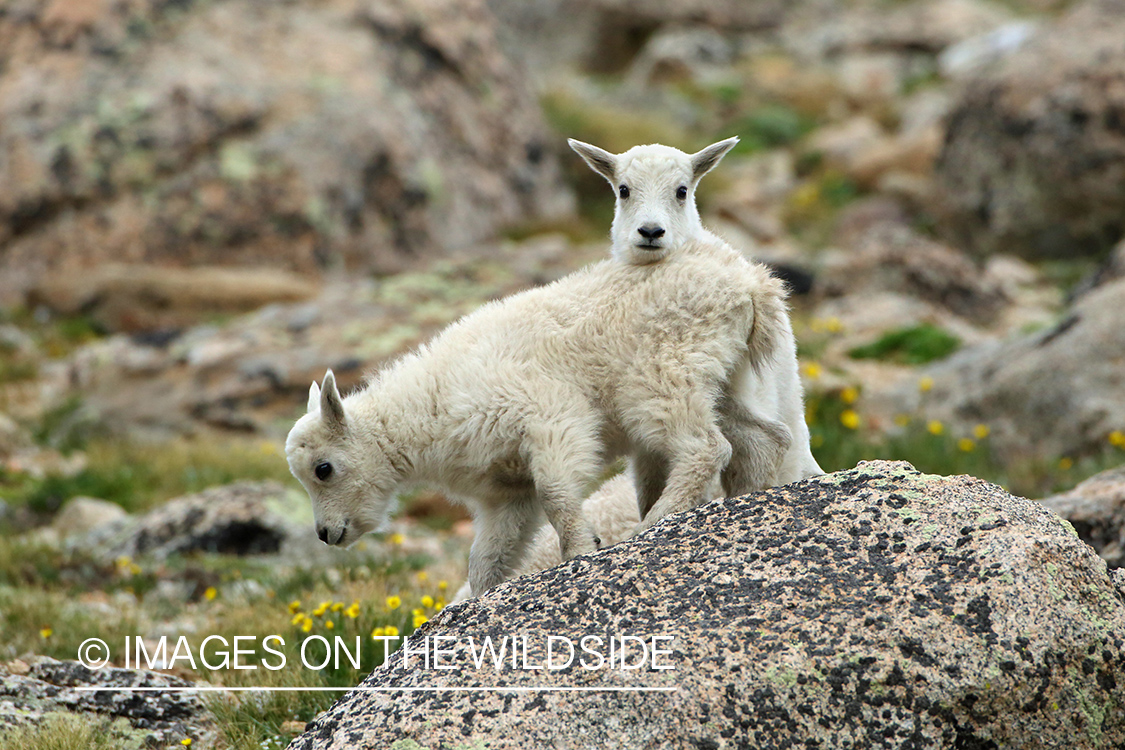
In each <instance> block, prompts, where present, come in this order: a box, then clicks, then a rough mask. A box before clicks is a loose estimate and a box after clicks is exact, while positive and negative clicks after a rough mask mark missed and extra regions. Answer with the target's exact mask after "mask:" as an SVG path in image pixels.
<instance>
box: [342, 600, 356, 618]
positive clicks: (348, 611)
mask: <svg viewBox="0 0 1125 750" xmlns="http://www.w3.org/2000/svg"><path fill="white" fill-rule="evenodd" d="M344 614H345V615H347V616H348V617H350V618H352V619H353V620H354V619H355V618H357V617H359V602H352V606H350V607H348V608H347V609H345V610H344Z"/></svg>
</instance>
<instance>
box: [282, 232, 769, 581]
mask: <svg viewBox="0 0 1125 750" xmlns="http://www.w3.org/2000/svg"><path fill="white" fill-rule="evenodd" d="M784 298H785V294H784V289H783V288H782V285H781V283H780V282H779V281H777V280H776V279H774V278H772V277H771V276H770V275H769V273H768V271H767V270H766V269H765V268H764V267H762V266H759V265H755V264H752V263H750V262H748V261H747V260H745V259H744V258H743V257H742V256H741V255H739V254H738V253H737V252H735V251H734V250H732V249H731V248H729V247H727V246H725V245H722V244H721V243H713V242H708V243H703V244H701V245H700V246H699V247H690V248H689V247H685V248H683V252H680V253H677V254H676V256H675V257H669V258H667V259H665V261H664V262H661V263H656V264H649V265H635V264H628V263H619V262H615V261H602V262H601V263H596V264H594V265H592V266H589V267H587V268H585V269H583V270H581V271H579V272H577V273H574V274H571V275H570V276H567V277H565V278H563V279H560V280H559V281H557V282H555V283H553V284H550V285H548V286H545V287H540V288H537V289H532V290H529V291H525V292H522V293H519V294H516V295H513V296H511V297H508V298H506V299H504V300H500V301H497V302H492V303H489V304H487V305H485V306H484V307H482V308H480V309H479V310H477V311H476V312H474V313H472V314H470V315H468V316H466V317H464V318H462V319H461V320H459V321H458V322H456V323H454V324H453V325H451V326H449V327H448V328H447V329H446V330H445V331H443V332H442V333H441V334H439V335H438V336H437V337H436V338H435V339H434V340H432V341H431V342H430V343H429V344H428V345H425V346H423V347H421V348H420V349H419V350H418V351H416V352H414V353H412V354H409V355H407V356H405V357H403V358H401V359H399V360H398V361H397V362H396V363H394V364H393V365H391V366H390V367H388V368H386V369H384V370H383V371H382V372H380V373H378V374H376V375H375V376H373V377H372V378H371V379H370V381H369V382H368V383H367V384H366V386H365V387H364V388H363V389H362V390H361V391H359V392H357V393H354V394H351V395H349V396H348V397H346V398H342V397H341V396H340V393H339V391H338V390H337V388H336V384H335V379H334V378H333V376H332V374H331V372H329V373H328V374H327V375H326V376H325V378H324V382H323V384H322V386H321V387H320V388H318V387H317V386H316V384H315V383H314V384H313V386H312V388H311V389H310V394H309V406H308V413H307V414H306V415H305V416H303V417H302V418H301V419H300V420H298V422H297V424H296V425H295V426H294V427H293V429H292V430H291V432H290V434H289V437H288V439H287V441H286V448H285V449H286V455H287V458H288V460H289V466H290V469H291V470H292V472H293V474H294V475H295V476H296V477H297V479H298V480H300V482H301V484H302V485H304V487H305V489H306V490H307V491H308V492H309V495H310V497H311V498H312V501H313V509H314V518H315V523H316V529H317V534H318V536H319V537H320V538H321V539H322V540H323V541H324V542H326V543H328V544H336V545H347V544H351V543H353V542H354V541H356V539H358V538H359V536H360V535H362V534H364V533H365V532H368V531H371V530H373V529H375V528H377V527H379V526H380V525H382V523H383V522H384V521H385V519H386V516H387V512H388V504H389V500H390V499H391V497H392V496H393V495H394V494H395V492H396V491H397V490H398V489H399V488H400V486H401V485H403V484H407V483H414V482H433V483H438V484H440V485H443V486H444V487H445V488H447V489H448V490H449V491H450V492H451V494H452V495H453V496H454V497H459V498H463V499H464V500H465V501H466V502H467V504H468V505H469V507H470V510H471V511H472V512H473V515H474V522H475V524H476V538H475V540H474V542H473V546H472V549H471V551H470V554H469V582H470V584H471V588H472V591H473V593H475V594H480V593H481V592H483V591H485V590H487V589H489V588H491V587H492V586H494V585H495V584H497V583H499V582H501V581H503V580H504V579H505V578H507V577H509V576H510V575H511V574H512V573H513V572H514V571H515V570H516V569H517V567H518V566H519V564H520V561H521V558H522V557H523V556H524V552H525V550H526V548H527V546H528V543H529V541H530V540H531V539H532V537H533V536H534V535H535V533H536V531H537V530H538V528H539V526H540V525H541V523H542V519H543V516H544V514H545V515H546V518H547V520H549V521H550V524H551V526H552V527H553V529H554V531H555V532H556V533H557V535H558V540H559V553H560V554H561V556H562V558H563V559H568V558H570V557H573V556H574V555H578V554H582V553H586V552H592V551H594V549H595V548H596V544H597V542H596V538H595V535H594V533H593V532H592V530H591V528H590V525H589V524H588V523H587V521H586V520H585V518H584V517H583V514H582V502H583V500H584V499H585V498H586V496H587V495H588V494H589V492H590V490H591V489H592V487H593V485H594V484H595V483H596V481H597V478H598V477H599V475H600V474H601V473H602V472H603V471H604V469H605V468H606V466H607V465H608V464H609V462H611V461H612V460H614V459H615V458H616V457H617V456H619V455H623V454H632V455H637V454H645V455H649V454H651V455H659V456H664V457H667V458H666V462H665V464H664V466H665V468H666V472H665V473H664V475H662V479H663V482H662V485H663V490H662V492H661V493H660V494H659V497H658V498H656V499H655V501H654V502H653V507H652V508H651V509H650V510H651V511H652V512H653V513H654V514H658V516H659V517H663V516H664V515H667V514H669V513H673V512H676V511H679V510H685V509H687V508H691V507H694V506H695V505H697V504H699V503H700V502H703V501H704V500H708V499H710V497H711V494H710V493H711V487H712V485H714V483H715V481H716V477H717V476H718V475H719V472H720V470H721V469H722V468H723V467H724V466H726V465H727V463H728V462H729V460H730V452H731V449H730V445H729V443H728V442H727V439H726V438H724V437H723V430H725V429H726V428H725V427H723V425H722V422H721V420H720V419H719V416H718V406H719V402H720V400H721V397H722V393H723V388H724V384H726V383H728V382H730V381H731V379H732V378H734V377H736V375H737V371H738V370H739V369H740V368H746V367H750V366H751V365H757V366H760V367H763V368H766V367H768V363H769V362H770V361H771V359H772V357H773V353H774V351H775V350H776V349H777V348H778V347H779V346H780V345H782V344H783V338H784V336H785V331H787V330H788V324H787V316H786V309H785V301H784ZM728 431H729V430H728ZM758 431H759V432H761V433H762V434H765V435H768V436H772V437H773V438H774V439H773V440H772V441H771V440H767V439H756V441H755V448H756V450H758V451H759V453H760V454H761V455H760V456H759V458H760V459H761V460H760V463H761V466H762V467H764V468H762V469H760V471H761V473H763V474H765V475H768V476H773V475H774V474H776V472H777V466H778V465H779V464H780V463H781V460H782V457H783V455H784V453H785V451H786V450H787V449H788V447H789V445H788V443H789V441H788V434H787V432H785V433H784V434H781V433H777V434H775V433H771V432H770V431H768V430H758Z"/></svg>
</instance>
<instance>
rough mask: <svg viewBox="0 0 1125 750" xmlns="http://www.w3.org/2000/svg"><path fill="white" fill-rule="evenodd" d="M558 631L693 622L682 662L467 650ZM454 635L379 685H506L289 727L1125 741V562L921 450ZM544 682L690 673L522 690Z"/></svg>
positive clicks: (643, 539)
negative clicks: (1122, 568) (917, 462)
mask: <svg viewBox="0 0 1125 750" xmlns="http://www.w3.org/2000/svg"><path fill="white" fill-rule="evenodd" d="M1119 580H1120V579H1119ZM551 635H554V636H563V637H568V638H571V639H574V640H575V641H577V639H579V638H580V637H582V636H583V635H599V636H601V637H602V638H603V639H604V638H607V637H609V636H613V637H618V638H619V637H621V636H637V637H640V638H644V639H648V638H649V637H650V636H657V635H672V636H674V640H673V641H672V642H671V643H670V645H669V644H668V642H666V641H665V642H662V643H661V644H659V645H660V647H661V648H667V649H668V650H669V653H667V654H661V655H660V656H659V658H658V661H657V663H658V664H659V665H660V666H673V667H675V668H674V669H670V670H653V669H651V668H642V669H637V670H622V669H619V668H617V667H616V666H615V668H613V669H609V668H606V665H605V664H604V663H603V664H602V665H601V667H602V668H596V669H586V668H584V667H583V666H582V665H580V664H578V663H577V662H575V663H573V664H571V665H570V667H569V668H566V669H561V670H552V671H546V670H524V669H522V664H523V661H522V660H523V659H524V658H525V657H524V656H523V653H524V652H523V647H522V645H520V646H519V647H518V652H519V654H520V656H519V657H518V659H517V668H513V667H512V664H511V661H510V660H509V661H507V662H505V666H503V667H501V668H499V669H497V668H495V666H494V665H493V664H492V663H491V662H489V661H487V660H485V662H484V663H483V665H482V667H481V668H479V669H478V668H477V667H476V665H475V664H474V663H473V662H472V658H471V657H472V655H471V654H470V653H469V648H470V645H469V640H468V639H469V637H470V636H471V637H473V638H474V639H477V640H476V641H474V642H473V643H474V648H476V649H477V651H478V652H479V650H480V639H483V638H484V637H485V636H491V638H492V639H493V641H494V642H495V641H498V640H500V639H503V638H504V637H508V638H513V639H517V641H518V640H519V639H520V638H521V637H526V639H527V644H528V646H527V651H526V659H527V662H528V663H529V664H532V665H533V664H542V663H543V661H544V658H545V655H546V652H545V649H546V642H547V637H548V636H551ZM438 636H451V638H450V639H449V640H447V641H445V642H441V643H438V644H437V645H438V646H439V647H440V648H442V649H451V651H450V652H449V654H448V655H446V656H444V659H443V663H444V664H452V665H454V666H455V667H456V668H455V669H452V670H440V669H436V668H431V669H426V668H424V665H423V657H422V656H421V654H419V653H415V654H414V655H412V656H409V668H407V664H406V659H407V658H408V657H407V656H406V655H405V654H404V650H403V649H400V650H399V651H398V652H397V653H395V654H394V655H392V657H391V658H390V660H389V662H388V663H387V665H385V666H384V667H381V668H380V669H378V670H376V671H375V672H373V673H372V674H371V676H370V677H368V679H367V680H365V681H364V683H363V686H364V687H367V688H378V687H383V688H386V687H410V688H419V687H442V686H444V687H459V688H465V687H477V686H503V687H505V688H507V689H506V690H500V691H493V692H453V691H444V692H432V691H430V692H426V691H415V692H383V693H380V692H352V693H349V694H348V695H346V696H345V697H344V698H342V699H341V700H340V701H339V702H338V703H337V704H336V705H335V706H333V707H332V708H331V709H330V710H329V711H328V712H327V713H326V714H324V715H322V716H321V717H319V718H318V719H317V720H315V721H313V722H311V723H310V724H309V725H308V729H307V731H306V733H305V734H304V735H302V736H301V737H299V738H297V739H296V740H294V742H293V743H292V744H291V746H290V747H291V748H292V749H293V750H314V749H315V750H322V749H326V748H349V749H353V748H388V747H392V748H413V749H415V750H417V748H430V749H431V750H436V749H437V748H461V747H480V748H485V747H487V748H532V747H534V748H626V747H627V748H762V749H765V748H783V747H800V748H812V747H817V748H861V747H862V748H869V747H885V748H939V747H950V748H953V747H957V748H1001V747H1024V748H1033V747H1035V748H1039V747H1044V748H1045V747H1066V748H1108V747H1121V746H1122V745H1123V743H1125V640H1123V639H1125V591H1122V590H1119V589H1118V588H1117V587H1116V586H1115V585H1114V583H1113V581H1111V579H1110V577H1109V576H1108V575H1107V573H1106V566H1105V563H1104V562H1103V561H1101V560H1100V559H1099V558H1098V557H1097V556H1096V555H1095V554H1094V552H1093V550H1092V549H1090V548H1089V547H1088V546H1087V545H1086V544H1085V543H1083V542H1082V541H1080V540H1079V539H1078V537H1077V536H1076V535H1075V533H1074V531H1073V529H1072V528H1071V527H1070V526H1069V525H1067V524H1065V523H1064V522H1062V521H1061V520H1060V519H1059V517H1058V516H1056V515H1055V514H1053V513H1051V512H1050V511H1047V510H1046V509H1045V508H1043V507H1042V506H1041V505H1039V504H1037V503H1034V502H1031V501H1028V500H1024V499H1021V498H1016V497H1012V496H1010V495H1008V494H1007V493H1005V492H1004V491H1003V490H1001V489H1000V488H998V487H995V486H993V485H989V484H986V483H984V482H982V481H980V480H976V479H972V478H969V477H953V478H943V477H936V476H927V475H923V474H920V473H918V472H916V471H915V470H913V469H912V468H911V467H910V466H909V465H907V464H902V463H885V462H872V463H867V464H861V465H860V466H859V467H857V468H856V469H853V470H851V471H846V472H839V473H836V474H831V475H828V476H825V477H821V478H818V479H816V480H812V481H807V482H801V483H797V484H794V485H789V486H787V487H780V488H775V489H772V490H769V491H766V492H763V493H759V494H756V495H751V496H748V497H743V498H735V499H729V500H719V501H716V502H713V503H709V504H707V505H704V506H702V507H700V508H698V509H696V510H694V511H691V512H688V513H686V514H683V515H681V516H677V517H674V518H671V519H668V520H666V521H665V522H663V523H661V524H659V525H657V526H656V527H654V528H653V529H651V530H650V531H649V532H647V533H645V534H642V535H641V536H639V537H637V538H635V539H633V540H630V541H628V542H624V543H622V544H620V545H617V546H614V547H612V548H610V549H608V550H605V551H603V552H601V553H599V554H597V555H594V556H591V557H587V558H581V559H577V560H574V561H571V562H569V563H567V564H564V565H562V566H559V567H557V568H553V569H551V570H547V571H544V572H542V573H540V574H538V575H536V576H532V577H527V578H521V579H517V580H515V581H511V582H508V583H506V584H503V585H501V586H499V587H497V588H496V589H494V590H493V591H492V592H491V593H489V594H487V595H485V596H483V597H480V598H478V599H476V600H473V601H470V602H466V603H464V604H461V605H456V606H451V607H448V608H446V609H445V610H444V611H443V612H442V613H441V614H440V616H438V617H435V618H434V619H433V620H431V621H430V623H428V624H427V625H425V626H423V627H422V628H421V629H419V630H418V631H417V633H415V635H414V636H413V637H412V638H411V639H410V641H409V643H408V645H409V647H410V648H411V649H414V650H420V649H422V648H423V644H424V643H425V641H424V640H423V639H426V638H429V639H430V641H429V644H430V653H431V658H432V655H433V651H432V648H433V645H434V644H435V641H434V640H433V639H435V638H436V637H438ZM650 642H651V641H650ZM521 643H522V642H521ZM603 643H604V641H603ZM587 645H588V646H590V647H591V648H592V649H593V650H595V651H601V652H602V653H603V654H604V652H605V651H606V649H605V648H604V647H599V646H598V644H597V643H596V642H592V641H591V642H587ZM634 646H635V644H634ZM555 648H556V651H555V654H556V655H555V658H554V663H555V664H556V665H559V664H561V663H563V661H564V657H565V655H566V651H565V649H564V648H562V647H561V646H559V644H558V643H557V642H556V645H555ZM632 654H633V655H632V656H631V657H630V659H629V662H630V663H635V662H636V660H637V659H638V658H639V650H637V649H636V648H634V650H633V652H632ZM587 659H588V661H587V664H589V665H590V666H595V667H596V666H597V659H596V658H595V657H593V656H588V657H587ZM433 666H435V664H434V663H431V667H433ZM649 667H651V661H650V662H649ZM536 686H550V687H569V688H574V687H585V688H627V687H638V686H643V687H649V688H657V687H660V688H676V690H674V691H669V692H644V693H642V692H613V693H609V692H600V693H595V692H579V691H573V692H541V691H526V692H520V691H519V689H524V690H526V689H527V688H530V687H536Z"/></svg>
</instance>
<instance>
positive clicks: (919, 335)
mask: <svg viewBox="0 0 1125 750" xmlns="http://www.w3.org/2000/svg"><path fill="white" fill-rule="evenodd" d="M960 346H961V339H959V338H957V337H956V336H954V335H953V334H951V333H949V332H948V331H945V330H943V329H941V328H938V327H937V326H935V325H931V324H929V323H925V324H923V325H919V326H912V327H910V328H896V329H895V330H893V331H887V332H886V333H884V334H883V335H882V336H880V337H879V338H878V340H876V341H873V342H872V343H870V344H866V345H864V346H857V347H855V348H854V349H851V350H850V351H849V352H848V356H849V357H851V358H852V359H881V360H888V361H891V362H897V363H899V364H904V365H922V364H925V363H927V362H932V361H934V360H935V359H942V358H943V357H948V356H949V355H950V354H952V353H953V352H955V351H957V349H958V348H959V347H960Z"/></svg>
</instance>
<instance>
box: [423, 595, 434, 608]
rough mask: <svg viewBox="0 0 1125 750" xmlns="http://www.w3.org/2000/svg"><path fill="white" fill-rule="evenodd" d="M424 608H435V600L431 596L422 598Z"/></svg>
mask: <svg viewBox="0 0 1125 750" xmlns="http://www.w3.org/2000/svg"><path fill="white" fill-rule="evenodd" d="M422 606H423V607H432V606H434V598H433V597H432V596H430V595H429V594H426V595H425V596H423V597H422Z"/></svg>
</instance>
